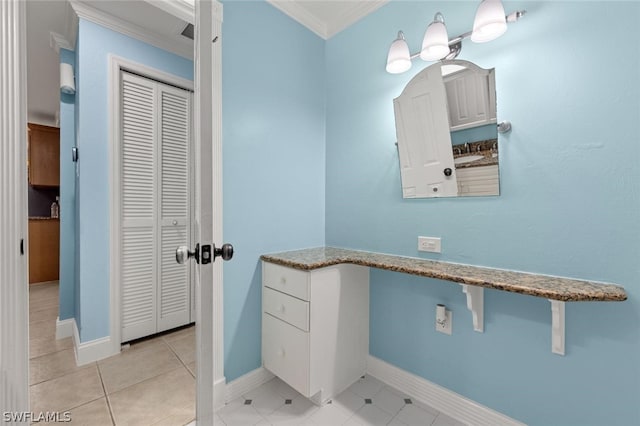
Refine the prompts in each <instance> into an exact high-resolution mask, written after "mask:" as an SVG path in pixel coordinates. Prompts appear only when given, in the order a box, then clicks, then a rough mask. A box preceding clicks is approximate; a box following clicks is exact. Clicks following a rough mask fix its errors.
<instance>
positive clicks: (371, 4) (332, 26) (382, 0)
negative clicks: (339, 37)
mask: <svg viewBox="0 0 640 426" xmlns="http://www.w3.org/2000/svg"><path fill="white" fill-rule="evenodd" d="M387 3H389V0H367V1H359V2H353V3H352V4H353V5H354V6H353V7H352V8H351V10H350V11H348V12H347V13H344V14H342V15H340V16H338V17H337V18H336V19H335V20H333V21H332V22H327V24H326V25H327V37H326V38H327V39H329V38H331V37H333V36H334V35H336V34H338V33H339V32H340V31H342V30H344V29H345V28H347V27H348V26H350V25H352V24H355V23H356V22H357V21H359V20H360V19H362V18H364V17H365V16H367V15H368V14H370V13H372V12H374V11H376V10H378V9H379V8H381V7H382V6H384V5H385V4H387Z"/></svg>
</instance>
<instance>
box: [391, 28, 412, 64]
mask: <svg viewBox="0 0 640 426" xmlns="http://www.w3.org/2000/svg"><path fill="white" fill-rule="evenodd" d="M409 68H411V54H410V53H409V46H408V45H407V41H406V40H405V39H404V34H403V33H402V31H398V38H397V39H395V40H394V41H393V43H391V47H389V54H388V55H387V72H388V73H390V74H400V73H403V72H405V71H407V70H408V69H409Z"/></svg>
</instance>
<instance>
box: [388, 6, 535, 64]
mask: <svg viewBox="0 0 640 426" xmlns="http://www.w3.org/2000/svg"><path fill="white" fill-rule="evenodd" d="M525 13H527V11H526V10H518V11H515V12H513V13H510V14H509V15H507V16H505V12H504V6H503V5H502V1H501V0H482V2H481V3H480V5H479V6H478V9H477V11H476V17H475V19H474V22H473V30H472V31H468V32H466V33H464V34H460V35H459V36H457V37H453V38H452V39H449V38H448V37H449V36H448V34H447V27H446V25H445V22H444V16H443V15H442V13H440V12H438V13H436V14H435V16H434V18H433V22H431V23H430V24H429V26H428V27H427V30H426V32H425V34H424V40H423V41H422V50H421V51H420V53H414V54H411V53H410V52H409V46H408V45H407V41H406V40H405V38H404V33H403V32H402V31H398V38H397V39H396V40H395V41H394V42H393V43H392V44H391V47H390V48H389V54H388V55H387V67H386V69H387V72H388V73H390V74H400V73H403V72H405V71H407V70H408V69H409V68H411V60H412V59H414V58H417V57H418V56H419V57H420V58H421V59H422V60H423V61H438V60H443V59H455V58H456V57H458V55H459V54H460V51H461V50H462V40H464V39H465V38H469V37H470V38H471V41H473V42H475V43H485V42H487V41H491V40H495V39H496V38H498V37H500V36H501V35H502V34H504V33H505V31H507V23H512V22H516V21H518V19H520V18H521V17H522V16H523V15H524V14H525Z"/></svg>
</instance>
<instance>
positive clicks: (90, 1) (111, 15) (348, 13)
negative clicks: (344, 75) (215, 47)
mask: <svg viewBox="0 0 640 426" xmlns="http://www.w3.org/2000/svg"><path fill="white" fill-rule="evenodd" d="M0 1H2V0H0ZM72 1H73V3H74V7H75V9H76V10H77V12H78V14H79V15H82V14H87V15H90V16H92V17H94V18H96V17H97V18H96V19H98V20H100V19H103V18H102V17H99V15H103V16H106V19H107V21H108V23H109V24H110V25H112V26H113V27H116V28H126V30H127V31H128V34H129V35H131V36H133V37H137V38H141V39H143V40H144V41H146V42H148V43H151V44H154V45H156V46H159V47H161V48H164V49H166V50H169V51H172V52H174V53H176V54H178V55H181V56H185V57H191V55H192V52H193V42H192V41H191V40H189V39H186V38H184V37H183V36H182V35H180V33H181V32H182V30H183V29H184V26H185V25H186V24H187V21H190V20H191V15H192V12H191V10H192V5H191V4H190V3H191V2H190V0H82V1H77V0H72ZM267 1H268V2H269V3H270V4H272V5H273V6H274V7H276V8H278V9H280V10H281V11H283V12H284V13H285V14H287V15H288V16H290V17H291V18H293V19H295V20H296V21H298V22H299V23H301V24H302V25H304V26H306V27H307V28H309V29H310V30H311V31H313V32H314V33H316V34H318V35H319V36H320V37H322V38H324V39H328V38H330V37H332V36H333V35H335V34H337V33H338V32H340V31H342V30H343V29H345V28H346V27H348V26H349V25H351V24H353V23H355V22H356V21H358V20H359V19H361V18H362V17H364V16H366V15H367V14H369V13H371V12H373V11H374V10H376V9H378V8H379V7H380V6H382V5H384V4H385V3H387V2H388V1H389V0H324V1H318V0H267ZM96 12H98V13H96ZM176 16H177V17H176ZM51 32H54V33H57V34H60V35H61V36H62V37H63V38H62V40H63V44H64V41H65V40H66V42H68V47H69V48H71V49H73V46H75V37H76V32H77V17H76V14H75V13H74V12H73V9H72V8H71V6H70V3H69V1H67V0H29V1H28V2H27V88H28V97H27V106H28V119H29V121H30V122H35V123H39V124H46V125H57V123H56V113H57V111H59V108H60V88H59V81H60V77H59V73H60V69H59V59H58V53H57V52H56V51H55V50H54V48H53V45H54V44H55V43H52V42H51Z"/></svg>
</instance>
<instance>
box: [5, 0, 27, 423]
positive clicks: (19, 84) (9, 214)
mask: <svg viewBox="0 0 640 426" xmlns="http://www.w3.org/2000/svg"><path fill="white" fill-rule="evenodd" d="M26 7H27V5H26V4H25V2H23V1H20V0H10V1H6V0H5V1H0V40H1V41H0V45H1V46H2V47H0V64H2V69H0V92H2V95H1V97H2V101H0V169H1V170H2V185H1V187H0V214H1V217H2V220H0V235H2V238H0V258H1V259H2V266H0V389H1V390H0V412H14V413H16V412H24V411H28V410H29V328H28V324H29V290H28V288H29V284H28V282H29V280H28V268H27V265H28V262H27V260H28V256H29V238H28V227H27V216H28V213H27V179H26V176H27V175H26V164H27V132H26V129H27V72H26V70H27V61H26V56H27V55H25V51H26V44H27V43H26V39H27V37H26V33H27V30H26ZM21 240H22V241H23V243H24V255H22V254H21V253H20V241H21ZM10 423H11V422H10ZM17 423H18V422H16V424H17ZM11 424H13V423H11ZM20 424H22V422H20Z"/></svg>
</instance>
